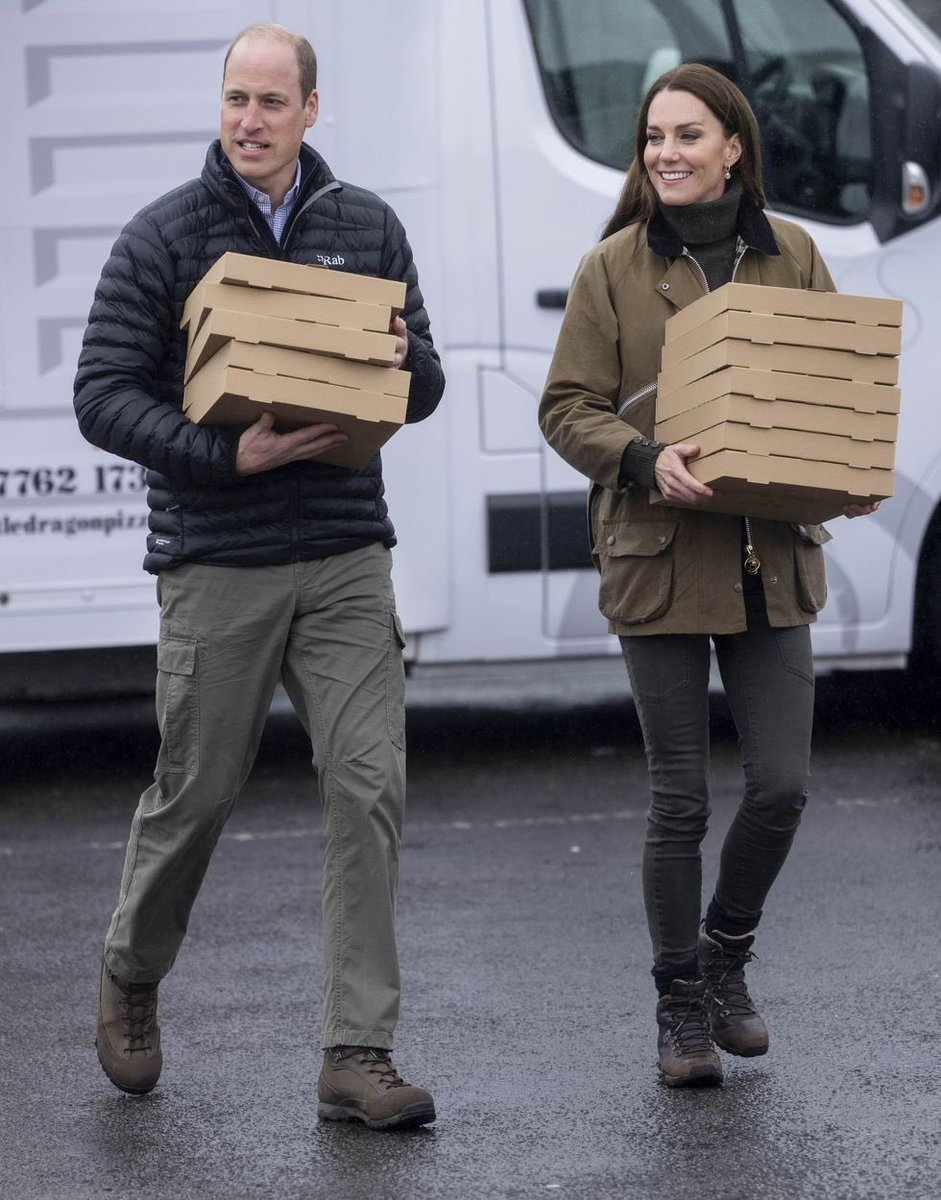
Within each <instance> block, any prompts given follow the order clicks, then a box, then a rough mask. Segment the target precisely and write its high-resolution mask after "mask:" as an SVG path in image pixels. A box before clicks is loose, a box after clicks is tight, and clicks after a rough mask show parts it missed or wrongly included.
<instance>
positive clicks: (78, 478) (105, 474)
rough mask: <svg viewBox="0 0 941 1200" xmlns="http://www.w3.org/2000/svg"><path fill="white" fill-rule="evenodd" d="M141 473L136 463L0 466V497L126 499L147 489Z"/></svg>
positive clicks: (143, 474) (142, 471) (141, 468)
mask: <svg viewBox="0 0 941 1200" xmlns="http://www.w3.org/2000/svg"><path fill="white" fill-rule="evenodd" d="M144 476H145V471H144V468H143V467H140V466H138V465H137V463H108V464H106V465H104V466H95V467H92V469H91V472H90V473H89V472H88V471H84V472H83V471H80V470H79V469H78V468H77V467H0V498H4V499H8V500H10V499H16V498H26V497H29V498H30V499H35V498H36V497H42V496H79V495H81V496H88V495H92V496H128V495H133V494H134V493H135V492H143V491H145V490H146V488H147V483H146V480H145V478H144Z"/></svg>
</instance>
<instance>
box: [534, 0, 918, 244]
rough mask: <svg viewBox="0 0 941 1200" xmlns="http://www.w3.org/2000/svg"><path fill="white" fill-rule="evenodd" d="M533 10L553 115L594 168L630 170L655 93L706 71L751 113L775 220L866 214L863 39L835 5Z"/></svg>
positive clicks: (641, 0) (539, 0)
mask: <svg viewBox="0 0 941 1200" xmlns="http://www.w3.org/2000/svg"><path fill="white" fill-rule="evenodd" d="M925 2H927V0H925ZM525 5H526V11H527V14H528V17H529V23H530V28H531V30H532V37H533V45H534V48H535V52H536V56H537V59H538V61H539V68H540V73H541V77H542V83H543V89H544V93H545V97H546V103H547V106H548V108H549V112H550V114H551V116H552V118H553V120H554V121H555V123H556V125H557V126H558V128H559V131H560V132H561V133H562V135H563V136H564V137H565V138H566V139H567V140H568V141H569V142H570V143H571V144H572V145H573V146H574V147H575V148H576V149H577V150H578V151H579V152H580V153H582V154H584V155H585V156H586V157H588V158H591V159H593V160H594V161H596V162H601V163H605V164H606V165H608V166H611V167H615V168H617V169H618V170H624V169H626V167H627V165H628V163H629V161H630V159H631V157H632V155H633V136H634V126H635V123H636V120H637V114H638V111H639V108H640V104H641V101H642V99H643V97H644V95H645V93H646V91H647V89H648V88H649V87H650V85H651V84H652V83H653V82H654V80H655V79H657V78H658V77H659V76H660V75H661V74H662V73H663V72H664V71H668V70H670V69H671V68H673V67H676V66H679V65H680V63H682V62H705V63H708V64H709V65H710V66H713V67H715V68H716V69H717V70H719V71H722V72H723V74H725V75H727V76H728V77H729V78H730V79H733V80H735V82H736V83H738V84H739V86H740V87H742V89H743V90H744V91H745V93H746V95H747V96H748V97H749V99H750V101H751V103H752V105H753V107H754V109H755V113H756V115H757V117H758V121H759V124H760V126H761V131H762V141H763V154H764V160H765V161H764V165H765V186H766V189H767V194H768V199H769V202H770V203H771V204H772V205H773V206H774V207H775V208H777V209H780V210H783V211H786V212H793V213H797V214H800V215H805V216H809V217H811V218H813V219H816V220H821V221H832V222H840V223H851V222H857V221H862V220H864V219H865V218H866V216H867V215H868V214H869V211H870V209H871V206H872V190H873V162H872V138H871V128H870V126H871V114H870V94H869V76H868V74H867V71H866V64H865V59H864V57H863V51H862V47H861V45H860V41H859V38H858V36H857V34H856V31H855V29H853V28H852V27H851V26H850V25H849V23H848V22H847V21H846V20H845V18H844V17H843V16H842V15H840V14H839V13H838V12H837V11H836V10H835V9H834V8H833V7H832V5H831V4H830V3H829V0H788V3H787V4H781V3H780V0H748V2H747V3H743V2H742V0H579V3H578V4H577V5H576V4H572V3H569V2H568V0H525ZM936 7H937V8H938V9H939V10H941V2H939V3H938V4H937V5H936Z"/></svg>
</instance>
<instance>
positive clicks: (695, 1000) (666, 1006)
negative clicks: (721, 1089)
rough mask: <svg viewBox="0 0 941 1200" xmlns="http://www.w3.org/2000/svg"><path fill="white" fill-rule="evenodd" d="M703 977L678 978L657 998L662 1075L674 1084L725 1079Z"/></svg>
mask: <svg viewBox="0 0 941 1200" xmlns="http://www.w3.org/2000/svg"><path fill="white" fill-rule="evenodd" d="M704 994H705V986H704V984H703V983H702V981H701V980H700V981H698V982H695V983H688V982H687V981H686V980H685V979H674V980H673V982H672V984H671V985H670V990H669V992H666V993H665V994H664V995H662V996H661V997H660V999H659V1000H658V1001H657V1024H658V1025H659V1026H660V1036H659V1038H658V1039H657V1052H658V1054H659V1056H660V1077H661V1078H662V1079H663V1082H664V1083H666V1084H668V1085H669V1086H670V1087H700V1086H708V1085H709V1084H713V1083H721V1082H722V1063H721V1062H720V1061H719V1056H718V1054H716V1048H715V1046H714V1045H713V1044H712V1036H711V1034H710V1033H709V1018H708V1017H707V1016H706V1010H705V1008H704V1007H703V996H704Z"/></svg>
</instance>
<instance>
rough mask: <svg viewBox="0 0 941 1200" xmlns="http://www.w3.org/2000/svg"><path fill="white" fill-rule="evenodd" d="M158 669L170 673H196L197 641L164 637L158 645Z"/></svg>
mask: <svg viewBox="0 0 941 1200" xmlns="http://www.w3.org/2000/svg"><path fill="white" fill-rule="evenodd" d="M157 670H158V671H166V672H167V673H168V674H170V675H195V674H196V643H195V642H184V641H182V640H181V639H180V638H168V637H164V638H162V639H161V640H160V642H159V643H158V645H157Z"/></svg>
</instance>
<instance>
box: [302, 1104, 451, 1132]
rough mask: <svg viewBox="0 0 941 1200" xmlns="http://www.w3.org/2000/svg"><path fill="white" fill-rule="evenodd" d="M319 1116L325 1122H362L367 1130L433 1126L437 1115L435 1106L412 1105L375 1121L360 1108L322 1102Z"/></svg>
mask: <svg viewBox="0 0 941 1200" xmlns="http://www.w3.org/2000/svg"><path fill="white" fill-rule="evenodd" d="M317 1116H318V1117H320V1118H321V1119H322V1120H324V1121H361V1122H362V1123H363V1124H364V1125H365V1126H366V1127H367V1129H411V1128H414V1127H415V1126H417V1125H429V1124H431V1122H432V1121H434V1120H435V1119H436V1117H437V1113H436V1112H435V1106H434V1105H433V1104H427V1103H419V1104H410V1105H409V1106H408V1107H407V1108H403V1109H402V1111H401V1112H397V1113H394V1114H393V1115H392V1116H391V1117H385V1118H383V1119H382V1120H381V1121H373V1120H371V1119H370V1118H369V1117H368V1116H367V1115H366V1113H364V1112H362V1111H361V1110H360V1109H358V1108H347V1107H346V1105H343V1104H327V1103H326V1102H325V1101H323V1100H321V1101H320V1103H319V1104H318V1105H317Z"/></svg>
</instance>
